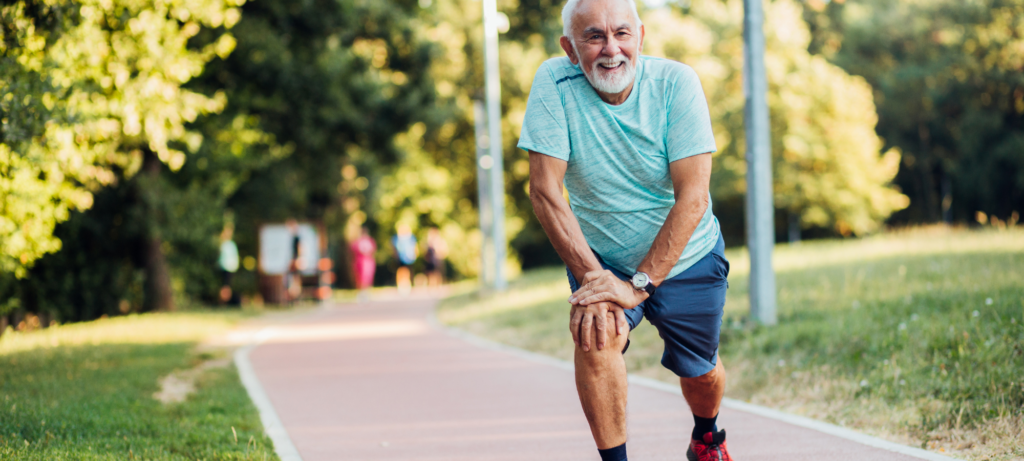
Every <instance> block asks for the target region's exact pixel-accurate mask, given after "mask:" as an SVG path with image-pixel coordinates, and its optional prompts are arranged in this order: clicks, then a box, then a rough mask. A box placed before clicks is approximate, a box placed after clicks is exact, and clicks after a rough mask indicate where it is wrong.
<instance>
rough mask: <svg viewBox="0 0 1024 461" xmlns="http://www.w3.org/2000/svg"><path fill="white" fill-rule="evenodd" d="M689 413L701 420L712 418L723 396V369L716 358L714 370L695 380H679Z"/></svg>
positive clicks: (720, 359) (716, 412) (720, 361)
mask: <svg viewBox="0 0 1024 461" xmlns="http://www.w3.org/2000/svg"><path fill="white" fill-rule="evenodd" d="M679 385H680V386H681V387H682V388H683V397H685V398H686V403H687V404H688V405H690V411H692V412H693V414H695V415H697V416H700V417H701V418H714V417H715V416H716V415H718V409H719V407H720V406H721V404H722V396H723V395H724V394H725V367H724V366H723V365H722V358H721V357H719V358H718V363H717V364H716V365H715V368H714V369H712V370H711V371H709V372H707V373H706V374H704V375H703V376H698V377H696V378H679Z"/></svg>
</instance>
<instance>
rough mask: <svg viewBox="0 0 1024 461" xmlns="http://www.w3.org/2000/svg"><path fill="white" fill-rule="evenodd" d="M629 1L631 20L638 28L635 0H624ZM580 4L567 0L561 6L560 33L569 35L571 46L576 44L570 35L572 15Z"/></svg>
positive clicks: (638, 18) (638, 15) (638, 21)
mask: <svg viewBox="0 0 1024 461" xmlns="http://www.w3.org/2000/svg"><path fill="white" fill-rule="evenodd" d="M625 1H626V2H627V3H629V6H630V9H631V10H632V12H633V20H634V21H636V27H637V28H638V29H639V28H640V26H641V25H643V23H642V22H640V13H639V12H637V10H636V1H634V0H625ZM579 6H580V0H568V1H566V2H565V6H564V7H562V35H565V36H566V37H569V40H570V41H572V42H573V47H575V46H576V38H575V37H573V36H572V15H573V14H574V13H576V8H578V7H579Z"/></svg>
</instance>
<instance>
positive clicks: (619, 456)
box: [597, 443, 627, 461]
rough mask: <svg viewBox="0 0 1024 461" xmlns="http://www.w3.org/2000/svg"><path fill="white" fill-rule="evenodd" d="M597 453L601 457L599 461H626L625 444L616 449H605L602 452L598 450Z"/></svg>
mask: <svg viewBox="0 0 1024 461" xmlns="http://www.w3.org/2000/svg"><path fill="white" fill-rule="evenodd" d="M597 452H598V454H600V455H601V461H627V460H626V444H625V443H623V444H622V445H619V446H617V447H613V448H605V449H604V450H602V449H600V448H599V449H598V450H597Z"/></svg>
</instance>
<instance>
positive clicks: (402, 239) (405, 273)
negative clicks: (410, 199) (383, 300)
mask: <svg viewBox="0 0 1024 461" xmlns="http://www.w3.org/2000/svg"><path fill="white" fill-rule="evenodd" d="M397 230H398V233H397V234H396V235H395V236H394V237H391V246H392V247H393V248H394V249H395V257H396V258H397V259H398V271H397V272H396V273H395V285H398V292H399V293H408V292H409V291H411V290H412V267H411V266H412V264H413V263H414V262H416V257H418V256H419V248H418V247H417V246H416V236H414V235H412V228H410V227H409V225H408V224H399V225H398V228H397Z"/></svg>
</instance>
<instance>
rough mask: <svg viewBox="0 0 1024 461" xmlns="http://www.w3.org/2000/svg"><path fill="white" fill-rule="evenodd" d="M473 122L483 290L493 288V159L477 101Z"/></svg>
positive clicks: (485, 116) (475, 102) (483, 115)
mask: <svg viewBox="0 0 1024 461" xmlns="http://www.w3.org/2000/svg"><path fill="white" fill-rule="evenodd" d="M473 117H474V119H473V121H474V125H475V128H476V192H477V196H478V201H479V203H480V205H479V208H480V234H481V241H480V284H481V285H483V286H484V287H485V288H489V287H492V286H493V279H494V276H493V275H492V274H491V272H492V270H491V264H492V263H491V261H492V259H493V257H494V252H493V251H492V250H491V241H492V239H491V235H490V234H491V223H492V222H494V213H493V212H492V211H491V195H490V188H491V178H490V174H491V172H490V170H491V167H492V166H493V159H491V156H490V155H488V154H487V148H488V147H489V145H490V139H489V138H490V137H489V136H488V135H487V112H486V111H485V110H484V103H483V101H480V100H479V99H477V100H474V101H473Z"/></svg>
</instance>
